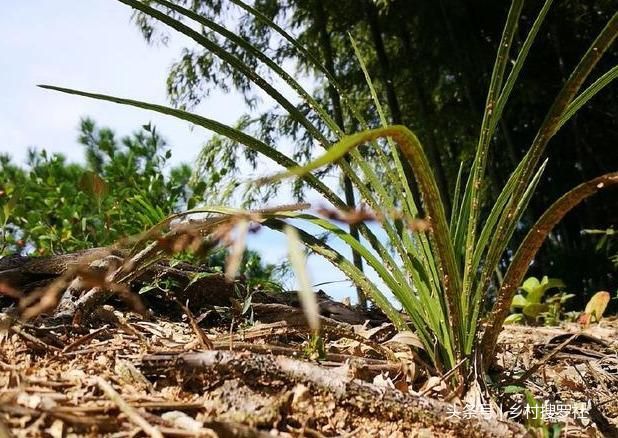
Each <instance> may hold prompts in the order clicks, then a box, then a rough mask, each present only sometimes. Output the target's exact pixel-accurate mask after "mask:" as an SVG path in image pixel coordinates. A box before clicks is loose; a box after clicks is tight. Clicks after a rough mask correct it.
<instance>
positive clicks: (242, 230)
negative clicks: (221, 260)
mask: <svg viewBox="0 0 618 438" xmlns="http://www.w3.org/2000/svg"><path fill="white" fill-rule="evenodd" d="M249 225H251V223H250V222H249V221H248V220H247V219H240V220H239V221H238V222H237V223H236V226H235V227H234V228H235V231H236V235H235V236H234V242H233V243H232V246H231V248H230V253H229V255H228V257H227V260H226V261H225V279H226V280H227V281H229V282H232V281H234V279H235V278H236V275H237V274H238V271H239V270H240V264H241V263H242V258H243V255H244V254H245V248H246V246H247V234H248V233H249Z"/></svg>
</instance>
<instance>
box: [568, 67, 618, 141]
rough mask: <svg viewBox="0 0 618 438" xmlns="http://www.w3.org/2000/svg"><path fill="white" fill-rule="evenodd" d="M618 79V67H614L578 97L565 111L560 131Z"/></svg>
mask: <svg viewBox="0 0 618 438" xmlns="http://www.w3.org/2000/svg"><path fill="white" fill-rule="evenodd" d="M617 77H618V65H615V66H614V67H612V68H611V69H610V70H609V71H607V72H606V73H605V74H604V75H603V76H601V77H600V78H599V79H597V80H596V81H594V83H593V84H592V85H590V86H589V87H588V88H586V89H585V90H584V91H582V92H581V94H580V95H579V96H577V97H576V98H575V99H573V101H572V102H571V104H570V105H569V106H568V107H567V109H566V110H565V111H564V114H563V115H562V117H561V118H560V122H559V123H558V129H560V128H561V127H562V125H564V124H565V123H566V122H568V121H569V119H570V118H571V117H573V115H574V114H575V113H576V112H577V111H578V110H579V109H580V108H581V107H582V106H584V105H585V104H586V102H588V101H589V100H590V99H592V98H593V97H594V96H595V95H596V94H597V93H598V92H599V91H601V90H602V89H603V88H604V87H606V86H607V85H609V83H610V82H611V81H613V80H614V79H616V78H617Z"/></svg>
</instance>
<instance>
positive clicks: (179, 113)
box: [39, 85, 346, 208]
mask: <svg viewBox="0 0 618 438" xmlns="http://www.w3.org/2000/svg"><path fill="white" fill-rule="evenodd" d="M39 87H41V88H45V89H48V90H54V91H60V92H62V93H68V94H74V95H78V96H84V97H90V98H92V99H98V100H105V101H108V102H114V103H119V104H121V105H128V106H133V107H136V108H142V109H147V110H150V111H155V112H158V113H161V114H166V115H169V116H173V117H176V118H178V119H181V120H186V121H188V122H190V123H193V124H195V125H198V126H201V127H203V128H206V129H208V130H210V131H213V132H216V133H217V134H219V135H222V136H224V137H227V138H229V139H231V140H233V141H236V142H238V143H240V144H242V145H244V146H246V147H248V148H249V149H251V150H254V151H256V152H258V153H260V154H262V155H264V156H265V157H267V158H270V159H271V160H273V161H274V162H276V163H277V164H279V165H281V166H283V167H287V168H297V167H299V164H298V163H297V162H295V161H294V160H292V159H291V158H288V157H287V156H286V155H284V154H282V153H281V152H279V151H277V150H276V149H275V148H273V147H271V146H268V145H267V144H266V143H264V142H262V141H260V140H258V139H256V138H255V137H252V136H250V135H248V134H246V133H244V132H242V131H239V130H238V129H235V128H232V127H230V126H228V125H225V124H223V123H220V122H217V121H216V120H212V119H208V118H206V117H202V116H199V115H197V114H193V113H190V112H187V111H183V110H180V109H176V108H171V107H167V106H163V105H156V104H153V103H148V102H142V101H139V100H133V99H125V98H122V97H115V96H109V95H106V94H97V93H89V92H86V91H79V90H73V89H70V88H63V87H57V86H54V85H39ZM304 178H305V180H306V181H307V183H308V184H309V185H310V186H311V187H313V188H314V189H316V190H317V191H318V192H319V193H320V194H322V195H324V197H325V198H326V199H328V200H329V201H330V202H332V203H333V204H334V205H335V206H337V207H338V208H345V207H346V204H345V202H343V200H341V198H339V197H338V196H337V195H336V194H335V193H334V192H333V191H332V190H331V189H330V188H329V187H328V186H326V184H324V183H323V182H322V181H320V180H319V179H318V178H316V177H315V176H313V175H306V177H304Z"/></svg>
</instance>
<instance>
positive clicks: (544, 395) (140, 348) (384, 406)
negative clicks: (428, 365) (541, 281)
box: [0, 306, 618, 437]
mask: <svg viewBox="0 0 618 438" xmlns="http://www.w3.org/2000/svg"><path fill="white" fill-rule="evenodd" d="M281 315H282V316H284V314H283V313H282V314H281ZM288 316H289V315H288ZM256 319H259V318H256ZM93 320H94V321H95V323H93V324H92V327H90V328H88V329H86V328H83V327H77V326H73V325H71V324H55V325H51V324H52V323H51V321H46V320H45V319H44V318H40V319H39V320H37V321H36V322H32V323H21V322H17V321H15V320H14V319H12V318H11V317H10V316H9V315H8V314H2V328H1V329H0V345H1V349H0V437H7V436H18V437H22V436H23V437H29V436H32V437H35V436H48V437H64V436H109V437H132V436H153V437H161V436H170V437H173V436H178V437H182V436H207V437H210V436H223V437H228V436H229V437H232V436H240V437H262V436H308V437H321V436H350V437H352V436H354V437H356V436H359V437H365V436H366V437H373V436H381V437H382V436H384V437H415V436H416V437H434V436H435V437H442V436H445V437H447V436H461V437H468V436H488V437H490V436H526V434H527V433H528V434H530V432H526V429H525V428H524V426H523V425H522V424H524V423H526V421H525V417H526V416H528V417H531V413H530V407H528V408H526V407H525V405H526V404H525V401H526V396H525V393H523V392H522V387H524V386H525V387H526V388H527V389H528V391H529V393H528V400H527V401H528V406H529V404H530V400H531V399H530V397H533V398H534V399H535V400H536V402H537V403H538V405H537V411H536V412H538V413H540V414H539V415H540V416H542V417H543V418H542V420H543V423H545V424H551V423H552V422H555V423H560V424H562V428H561V430H562V431H561V432H560V436H565V437H567V436H568V437H597V436H598V437H602V436H618V401H617V400H616V398H615V397H614V395H615V393H616V392H617V391H618V355H617V351H618V319H617V318H615V317H613V318H608V319H604V320H603V321H602V322H601V323H600V324H594V325H592V326H591V327H589V328H587V329H585V330H584V331H582V330H581V328H580V327H579V325H577V324H576V323H570V324H565V325H563V326H561V327H556V328H548V327H526V326H512V325H511V326H507V328H506V329H505V331H504V332H503V334H502V335H501V338H500V350H501V352H500V357H499V360H498V363H497V371H496V374H495V376H494V377H493V378H494V381H495V383H496V384H498V383H499V384H500V385H501V386H502V387H503V388H504V387H506V388H507V389H506V390H503V391H502V392H507V393H508V394H506V395H504V396H502V397H501V398H499V399H494V400H493V401H492V402H491V403H486V404H472V403H471V401H470V400H469V399H467V400H457V399H453V398H452V397H451V396H449V394H447V393H446V391H445V387H444V384H443V382H442V379H441V378H440V376H432V375H430V374H428V373H427V372H426V371H425V370H424V369H423V367H422V364H421V359H420V356H419V354H418V353H417V347H416V346H415V344H416V341H415V338H414V336H413V335H411V334H396V333H395V331H394V330H393V327H392V326H391V325H390V324H387V323H384V324H381V325H378V326H376V327H368V326H367V325H361V324H357V325H350V326H348V328H350V329H351V330H349V331H346V330H343V329H341V328H333V327H331V328H329V329H328V330H325V340H326V343H325V349H326V353H327V354H326V356H325V357H323V358H321V359H316V358H313V359H312V358H308V357H307V354H306V353H305V351H307V350H306V346H307V342H308V340H309V336H308V335H307V331H306V329H305V328H304V327H303V326H302V324H295V323H294V322H293V321H292V320H291V319H290V318H286V317H282V318H281V320H280V321H274V322H273V321H271V322H268V323H260V322H257V321H256V322H255V323H254V324H247V323H243V324H242V325H238V324H233V325H231V324H230V323H229V322H228V323H221V321H219V322H218V323H214V324H213V323H209V322H208V321H209V317H208V315H206V316H204V315H203V316H202V317H200V318H193V317H185V318H184V319H182V320H177V321H171V320H166V319H162V318H157V319H153V320H151V321H146V320H143V319H142V318H141V317H139V316H137V315H134V314H131V313H127V312H120V311H118V310H114V309H112V308H111V307H109V306H106V307H104V308H102V309H100V311H98V314H97V315H96V317H95V318H93ZM526 372H527V374H529V377H528V376H526V375H523V377H524V378H525V382H523V383H520V382H519V381H518V378H519V379H520V378H521V377H522V374H524V373H526ZM490 386H491V385H490ZM509 420H514V421H509ZM531 421H532V420H528V421H527V424H528V425H530V424H531ZM545 429H546V431H549V430H550V429H551V427H549V426H546V428H545ZM536 433H538V434H540V433H542V430H541V429H537V431H536ZM528 436H531V435H528ZM548 436H549V435H548ZM554 436H558V435H554Z"/></svg>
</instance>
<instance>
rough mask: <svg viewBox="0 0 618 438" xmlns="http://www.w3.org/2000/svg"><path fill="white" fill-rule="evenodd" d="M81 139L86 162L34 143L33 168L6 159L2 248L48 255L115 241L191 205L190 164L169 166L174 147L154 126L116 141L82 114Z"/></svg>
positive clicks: (1, 169)
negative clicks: (71, 160)
mask: <svg viewBox="0 0 618 438" xmlns="http://www.w3.org/2000/svg"><path fill="white" fill-rule="evenodd" d="M79 142H80V143H81V144H82V146H83V147H84V150H85V156H86V165H85V166H84V165H80V164H73V163H67V162H66V159H65V157H64V156H62V155H60V154H53V155H49V154H48V153H47V152H46V151H45V150H42V151H37V150H30V151H29V154H28V159H27V168H21V167H18V166H16V165H14V164H12V163H11V161H10V159H9V157H8V156H3V157H1V158H0V173H1V174H2V175H3V177H4V181H2V183H1V184H2V191H3V192H4V196H3V198H4V199H3V200H2V202H3V204H4V205H8V204H9V203H10V204H12V205H13V208H12V209H11V211H10V212H8V211H7V213H9V214H8V215H6V216H5V220H6V224H5V226H4V230H5V231H4V232H5V248H4V252H16V251H17V250H19V249H20V248H21V249H24V250H26V251H29V250H36V251H37V252H38V253H39V254H42V255H43V254H50V253H55V252H71V251H77V250H80V249H84V248H90V247H93V246H103V245H109V244H111V243H113V242H115V241H117V240H118V239H120V238H122V237H126V236H129V235H132V234H136V233H139V232H142V231H144V230H145V229H147V228H149V227H151V226H153V225H154V224H156V223H157V222H159V221H160V220H161V219H163V218H165V217H166V216H167V215H168V214H170V213H171V212H173V211H175V210H177V209H180V208H186V205H187V201H188V199H189V198H190V195H191V190H190V188H189V186H188V181H189V178H190V176H191V171H190V169H189V167H188V166H186V165H181V166H178V167H174V168H172V169H167V161H168V160H169V158H170V157H171V151H170V150H169V149H166V148H165V142H164V141H163V139H162V138H161V137H160V136H159V134H158V133H157V132H156V129H155V128H153V127H151V126H149V125H146V126H144V127H142V129H140V130H139V131H137V132H135V133H134V134H132V135H131V136H127V137H124V138H122V139H120V140H117V139H116V138H115V136H114V133H113V132H112V131H111V130H110V129H107V128H101V129H99V128H97V126H96V124H95V123H94V122H93V121H92V120H90V119H84V120H82V121H81V123H80V135H79ZM166 172H169V175H168V176H166V175H165V173H166Z"/></svg>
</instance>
